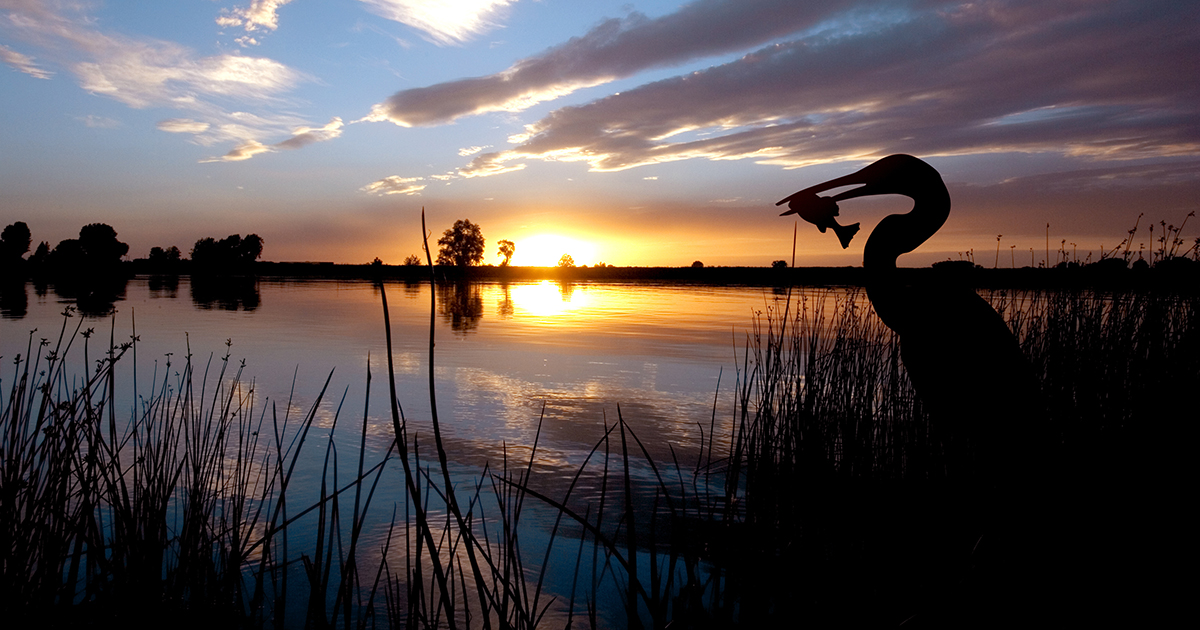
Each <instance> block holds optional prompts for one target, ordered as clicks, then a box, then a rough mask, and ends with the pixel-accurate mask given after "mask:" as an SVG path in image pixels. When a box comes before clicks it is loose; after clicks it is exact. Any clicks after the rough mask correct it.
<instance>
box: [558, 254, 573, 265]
mask: <svg viewBox="0 0 1200 630" xmlns="http://www.w3.org/2000/svg"><path fill="white" fill-rule="evenodd" d="M558 266H559V267H563V268H567V267H574V266H575V259H574V258H572V257H571V255H570V254H563V255H562V258H559V259H558Z"/></svg>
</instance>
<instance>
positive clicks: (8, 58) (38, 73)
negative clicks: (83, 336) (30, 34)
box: [0, 44, 54, 79]
mask: <svg viewBox="0 0 1200 630" xmlns="http://www.w3.org/2000/svg"><path fill="white" fill-rule="evenodd" d="M0 61H3V62H4V63H6V64H8V65H10V66H12V67H13V69H15V70H17V71H18V72H24V73H25V74H28V75H29V76H31V77H33V78H35V79H49V78H50V77H51V76H53V75H54V73H53V72H49V71H47V70H43V69H42V68H40V67H38V65H37V64H36V63H34V62H33V57H30V56H28V55H23V54H21V53H19V52H17V51H15V50H13V49H11V48H9V47H8V46H5V45H4V44H0Z"/></svg>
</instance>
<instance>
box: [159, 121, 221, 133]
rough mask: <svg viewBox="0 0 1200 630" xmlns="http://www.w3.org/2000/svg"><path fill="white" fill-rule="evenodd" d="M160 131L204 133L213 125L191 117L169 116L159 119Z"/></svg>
mask: <svg viewBox="0 0 1200 630" xmlns="http://www.w3.org/2000/svg"><path fill="white" fill-rule="evenodd" d="M157 126H158V128H159V130H160V131H166V132H169V133H192V134H198V133H204V132H205V131H208V128H209V127H210V126H211V125H209V124H208V123H206V122H199V121H196V120H192V119H190V118H169V119H167V120H160V121H158V125H157Z"/></svg>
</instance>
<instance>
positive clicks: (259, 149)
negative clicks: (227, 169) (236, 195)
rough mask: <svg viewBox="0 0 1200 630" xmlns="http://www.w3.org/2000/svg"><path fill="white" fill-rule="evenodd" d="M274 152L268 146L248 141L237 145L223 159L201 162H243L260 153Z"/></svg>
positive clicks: (209, 159)
mask: <svg viewBox="0 0 1200 630" xmlns="http://www.w3.org/2000/svg"><path fill="white" fill-rule="evenodd" d="M274 150H275V149H273V148H271V147H269V146H266V145H264V144H263V143H261V142H259V141H257V140H247V141H246V142H243V143H242V144H239V145H237V146H236V147H234V148H233V150H232V151H230V152H229V153H226V154H225V155H223V156H221V157H212V158H206V159H203V160H200V162H201V163H202V164H203V163H208V162H241V161H243V160H249V159H250V158H252V157H254V156H256V155H258V154H259V153H269V152H271V151H274Z"/></svg>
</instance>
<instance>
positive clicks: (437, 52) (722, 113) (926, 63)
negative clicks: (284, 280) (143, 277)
mask: <svg viewBox="0 0 1200 630" xmlns="http://www.w3.org/2000/svg"><path fill="white" fill-rule="evenodd" d="M1198 59H1200V3H1197V2H1194V1H1193V0H1174V1H1161V0H1133V1H1125V0H1062V1H1053V0H1030V1H1021V0H1014V1H1003V0H1000V1H988V0H981V1H976V2H956V1H938V0H910V1H890V0H809V1H803V2H802V1H798V0H699V1H695V2H686V3H685V2H678V1H657V0H633V1H631V2H609V1H607V0H589V1H588V2H579V1H578V0H436V1H420V0H321V1H319V2H318V1H314V0H172V1H170V2H162V1H161V0H121V1H116V0H109V1H107V2H106V1H100V0H0V62H3V63H2V64H0V113H2V114H3V115H2V116H0V223H2V224H5V225H7V224H9V223H12V222H14V221H24V222H26V223H27V224H28V225H29V227H30V230H31V232H32V233H33V239H34V243H35V244H36V243H37V242H39V241H47V242H49V243H50V245H51V246H53V245H55V244H56V243H57V242H58V241H60V240H62V239H66V238H73V237H75V236H76V235H77V234H78V231H79V228H80V227H81V226H82V225H84V224H87V223H94V222H101V223H108V224H109V225H112V226H113V227H114V228H115V229H116V230H117V232H118V238H120V239H121V240H123V241H125V242H127V243H128V244H129V245H130V257H145V256H146V255H147V253H148V252H149V250H150V248H151V247H155V246H159V247H169V246H172V245H175V246H178V247H179V248H180V249H181V250H183V251H184V253H185V255H186V253H187V252H188V251H189V250H190V249H191V245H192V244H193V243H194V242H195V241H196V240H197V239H200V238H203V237H207V236H213V237H216V238H221V237H224V236H227V235H229V234H248V233H255V234H258V235H260V236H261V237H262V238H263V240H264V254H263V257H264V259H267V260H277V261H303V260H309V261H333V262H338V263H365V262H370V261H371V260H372V259H373V258H375V257H379V258H381V259H383V260H384V262H387V263H400V262H401V261H402V260H403V259H404V258H405V257H406V256H408V255H410V254H417V253H418V252H420V247H421V234H422V231H421V211H422V208H424V211H425V214H426V220H427V222H428V223H427V227H428V230H429V231H430V232H431V233H432V234H433V238H434V239H436V238H437V236H439V235H440V233H441V232H442V231H443V230H445V229H446V228H448V227H450V225H451V224H453V223H454V221H455V220H457V219H469V220H470V221H472V222H474V223H476V224H478V225H479V226H480V227H481V229H482V232H483V235H484V237H485V239H486V250H485V257H484V262H485V263H492V264H495V263H499V262H500V260H501V258H500V257H499V256H498V255H497V248H498V242H499V241H500V240H501V239H505V240H510V241H513V242H515V243H516V255H515V256H514V258H513V260H512V263H513V264H554V262H555V261H557V260H558V258H559V257H560V256H561V255H562V254H571V256H572V257H573V258H574V260H575V262H576V263H577V264H588V265H591V264H596V263H598V262H606V263H608V264H615V265H635V266H656V265H664V266H685V265H689V264H691V263H692V262H693V261H696V260H699V261H702V262H703V263H704V264H706V265H766V264H769V263H770V262H771V261H773V260H780V259H782V260H789V261H790V260H792V257H793V232H794V230H796V239H795V253H794V256H795V262H796V264H797V265H858V264H861V257H862V243H863V242H865V238H863V237H862V236H860V237H857V238H856V240H855V242H854V243H852V244H851V246H850V248H849V249H846V250H842V249H841V248H840V247H839V245H838V242H837V239H836V237H835V236H834V235H833V234H832V233H824V234H822V233H820V232H819V231H818V230H817V229H816V228H815V227H814V226H812V225H810V224H807V223H803V222H800V223H799V224H797V221H796V218H795V217H791V216H789V217H780V216H779V212H780V210H781V208H777V207H776V206H775V202H776V201H778V200H779V199H781V198H783V197H785V196H787V195H790V194H791V193H792V192H795V191H796V190H799V189H801V188H806V187H808V186H811V185H814V184H817V183H820V182H822V181H825V180H827V179H831V178H833V177H836V176H839V175H843V174H846V173H849V172H852V171H854V170H857V169H858V168H861V167H862V166H864V165H866V164H868V163H870V162H872V161H874V160H876V159H878V158H881V157H883V156H886V155H890V154H893V153H908V154H912V155H916V156H918V157H921V158H923V159H925V160H926V161H928V162H929V163H930V164H932V165H934V166H935V167H936V168H937V169H938V170H939V171H940V172H941V174H942V177H943V179H944V180H945V182H946V184H947V186H948V188H949V190H950V194H951V198H952V203H953V208H952V210H951V214H950V218H949V220H948V221H947V222H946V224H945V226H943V228H942V229H941V230H940V231H939V232H938V233H937V234H935V235H934V236H933V237H932V238H931V239H930V240H929V241H927V242H926V243H925V244H924V245H922V246H921V247H920V248H919V249H918V250H916V251H915V252H913V253H911V254H907V255H906V256H904V257H902V258H901V259H900V264H901V265H905V266H924V265H928V264H931V263H933V262H936V261H939V260H947V259H950V260H958V259H961V258H966V257H971V256H973V259H974V260H975V262H976V263H977V264H981V265H984V266H987V267H990V266H993V265H995V266H1000V267H1007V266H1022V265H1028V264H1030V263H1034V264H1039V263H1042V262H1043V261H1044V260H1045V258H1046V255H1047V252H1046V250H1047V249H1049V250H1050V252H1049V256H1050V258H1051V260H1052V262H1053V261H1054V260H1055V259H1056V258H1057V253H1056V252H1057V250H1059V249H1060V248H1065V249H1066V250H1068V251H1071V252H1075V255H1077V256H1078V257H1079V258H1080V259H1083V258H1084V257H1085V256H1086V255H1087V254H1088V253H1089V252H1090V253H1091V254H1092V255H1093V259H1094V258H1095V257H1098V256H1099V255H1100V250H1101V248H1102V247H1103V248H1104V249H1105V251H1108V250H1111V249H1112V248H1113V247H1115V246H1116V245H1117V244H1118V243H1120V242H1121V240H1122V239H1124V238H1125V237H1126V232H1127V231H1128V230H1129V229H1130V228H1131V227H1133V226H1134V224H1135V222H1137V221H1138V217H1139V215H1142V214H1144V216H1143V217H1142V218H1141V220H1140V230H1139V232H1138V233H1137V240H1135V243H1134V249H1135V250H1137V249H1138V248H1139V247H1142V246H1145V247H1146V248H1147V249H1149V248H1152V247H1155V246H1156V245H1155V244H1154V243H1152V242H1150V238H1158V237H1159V236H1161V235H1162V232H1163V229H1162V225H1163V224H1169V225H1175V226H1179V225H1180V224H1181V222H1183V221H1184V220H1185V217H1186V216H1187V214H1188V213H1189V212H1191V211H1193V210H1195V209H1196V208H1197V206H1200V72H1198V71H1197V70H1196V61H1197V60H1198ZM911 205H912V202H911V201H910V200H908V199H907V198H904V197H898V196H887V197H868V198H862V199H856V200H851V201H846V202H843V203H842V204H841V217H840V220H841V222H842V223H851V222H861V224H862V227H863V235H864V236H865V235H866V234H867V233H868V232H869V231H870V230H871V229H872V228H873V227H874V225H875V224H876V223H877V222H878V221H879V219H881V218H882V217H884V216H886V215H888V214H892V213H896V212H906V211H907V210H908V209H909V208H910V207H911ZM1150 225H1154V227H1155V229H1156V230H1157V231H1156V232H1154V233H1153V234H1151V233H1149V232H1148V226H1150ZM1182 235H1183V237H1184V238H1187V239H1189V246H1190V243H1191V239H1193V238H1195V237H1196V236H1198V235H1200V220H1193V221H1192V222H1191V223H1188V224H1187V225H1186V226H1185V229H1184V232H1183V233H1182ZM998 238H999V240H997V239H998ZM1047 243H1049V245H1047ZM1064 243H1065V245H1064Z"/></svg>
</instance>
